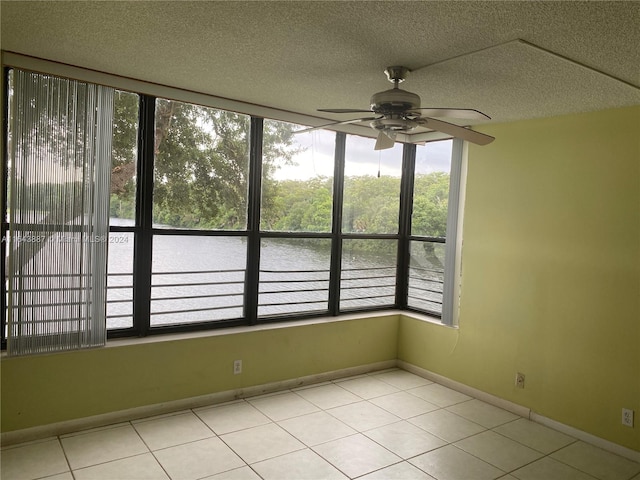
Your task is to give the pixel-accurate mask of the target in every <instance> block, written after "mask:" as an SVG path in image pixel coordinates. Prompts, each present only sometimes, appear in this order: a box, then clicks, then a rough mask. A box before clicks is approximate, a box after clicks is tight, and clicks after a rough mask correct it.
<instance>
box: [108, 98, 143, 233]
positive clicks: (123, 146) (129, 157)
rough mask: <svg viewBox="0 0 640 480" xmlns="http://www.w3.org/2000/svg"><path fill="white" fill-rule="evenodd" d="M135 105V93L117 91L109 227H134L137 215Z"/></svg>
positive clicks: (136, 113)
mask: <svg viewBox="0 0 640 480" xmlns="http://www.w3.org/2000/svg"><path fill="white" fill-rule="evenodd" d="M138 104H139V96H138V95H136V94H135V93H129V92H121V91H116V92H115V94H114V97H113V140H112V142H113V143H112V148H113V150H112V154H111V199H110V203H109V208H110V217H111V220H110V224H111V225H133V222H134V219H135V213H136V208H135V207H136V205H135V198H136V164H137V158H138Z"/></svg>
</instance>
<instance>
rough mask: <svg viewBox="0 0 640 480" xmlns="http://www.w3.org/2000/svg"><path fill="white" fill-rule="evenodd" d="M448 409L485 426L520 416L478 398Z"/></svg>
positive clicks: (509, 420) (505, 421) (490, 426)
mask: <svg viewBox="0 0 640 480" xmlns="http://www.w3.org/2000/svg"><path fill="white" fill-rule="evenodd" d="M447 410H449V411H450V412H453V413H455V414H456V415H460V416H461V417H464V418H466V419H467V420H471V421H472V422H475V423H477V424H479V425H482V426H483V427H485V428H494V427H497V426H498V425H502V424H504V423H507V422H512V421H513V420H517V419H518V418H520V417H518V415H515V414H513V413H511V412H507V411H506V410H503V409H502V408H498V407H494V406H493V405H489V404H488V403H485V402H482V401H480V400H476V399H473V400H469V401H468V402H462V403H458V404H456V405H452V406H451V407H448V408H447Z"/></svg>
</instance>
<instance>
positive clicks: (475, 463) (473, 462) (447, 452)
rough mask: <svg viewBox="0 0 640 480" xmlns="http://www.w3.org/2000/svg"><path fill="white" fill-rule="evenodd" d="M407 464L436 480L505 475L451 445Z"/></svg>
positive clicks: (478, 479) (476, 479) (490, 478)
mask: <svg viewBox="0 0 640 480" xmlns="http://www.w3.org/2000/svg"><path fill="white" fill-rule="evenodd" d="M409 462H410V463H412V464H413V465H415V466H416V467H418V468H419V469H420V470H423V471H425V472H427V473H428V474H429V475H431V476H432V477H435V478H437V479H438V480H493V479H495V478H498V477H500V476H503V475H504V474H505V473H506V472H503V471H502V470H499V469H497V468H496V467H494V466H492V465H489V464H488V463H486V462H483V461H482V460H480V459H479V458H476V457H474V456H473V455H469V454H468V453H466V452H463V451H462V450H460V449H459V448H456V447H454V446H453V445H447V446H446V447H442V448H438V449H437V450H432V451H431V452H427V453H425V454H423V455H420V456H418V457H415V458H412V459H411V460H409Z"/></svg>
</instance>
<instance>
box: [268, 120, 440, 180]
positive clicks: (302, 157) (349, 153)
mask: <svg viewBox="0 0 640 480" xmlns="http://www.w3.org/2000/svg"><path fill="white" fill-rule="evenodd" d="M335 137H336V134H335V133H334V132H331V131H329V130H314V131H312V132H307V133H301V134H298V135H295V137H294V142H295V146H296V147H301V148H302V151H301V152H300V153H298V154H297V155H295V156H294V158H293V162H294V163H295V165H290V166H282V167H281V168H280V169H279V170H278V171H277V172H276V174H275V178H276V179H278V180H294V179H297V180H308V179H310V178H313V177H315V176H325V177H332V176H333V157H334V151H335ZM375 143H376V140H375V139H374V138H366V137H360V136H357V135H348V136H347V144H346V152H345V155H346V157H345V160H346V162H345V175H347V176H356V175H371V176H377V175H378V169H380V174H381V175H390V176H395V177H399V176H400V173H401V168H402V144H400V143H396V145H395V146H394V147H393V148H391V149H388V150H379V151H375V150H374V149H373V147H374V145H375ZM451 144H452V142H451V140H446V141H440V142H431V143H428V144H426V145H418V147H417V152H416V173H431V172H436V171H441V172H447V173H448V172H449V170H450V165H451Z"/></svg>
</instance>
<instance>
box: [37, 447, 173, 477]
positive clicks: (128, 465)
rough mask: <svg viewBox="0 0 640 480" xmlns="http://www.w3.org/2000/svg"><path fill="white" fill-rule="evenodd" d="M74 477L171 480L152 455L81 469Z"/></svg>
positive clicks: (137, 456) (74, 473)
mask: <svg viewBox="0 0 640 480" xmlns="http://www.w3.org/2000/svg"><path fill="white" fill-rule="evenodd" d="M73 475H74V477H75V480H114V479H118V480H169V477H168V476H167V474H166V473H165V472H164V470H163V469H162V467H161V466H160V464H159V463H158V461H157V460H156V459H155V457H154V456H153V455H152V454H151V453H144V454H142V455H136V456H135V457H128V458H123V459H121V460H114V461H112V462H107V463H101V464H100V465H94V466H93V467H86V468H81V469H79V470H74V471H73ZM47 480H49V479H47Z"/></svg>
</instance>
